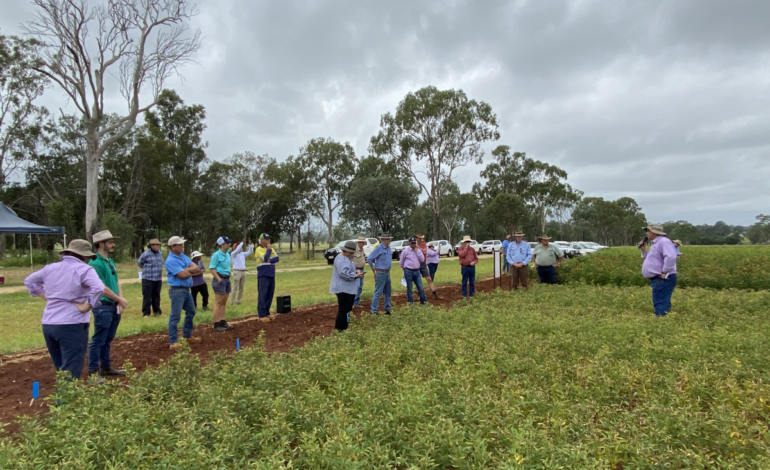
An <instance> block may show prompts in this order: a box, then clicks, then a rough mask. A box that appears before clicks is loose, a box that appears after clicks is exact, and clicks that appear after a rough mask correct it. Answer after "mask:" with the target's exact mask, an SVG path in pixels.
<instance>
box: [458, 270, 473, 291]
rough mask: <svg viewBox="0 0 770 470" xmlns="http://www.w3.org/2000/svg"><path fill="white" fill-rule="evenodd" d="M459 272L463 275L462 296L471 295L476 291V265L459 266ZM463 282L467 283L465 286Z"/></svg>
mask: <svg viewBox="0 0 770 470" xmlns="http://www.w3.org/2000/svg"><path fill="white" fill-rule="evenodd" d="M460 273H462V275H463V281H462V282H463V283H462V286H463V289H462V290H463V297H473V294H474V293H475V292H476V286H475V284H476V266H461V267H460ZM465 284H468V287H467V288H466V286H465Z"/></svg>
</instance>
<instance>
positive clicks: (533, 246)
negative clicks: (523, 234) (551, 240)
mask: <svg viewBox="0 0 770 470" xmlns="http://www.w3.org/2000/svg"><path fill="white" fill-rule="evenodd" d="M527 243H529V247H530V248H532V249H533V250H534V249H535V247H536V246H537V245H539V244H540V243H538V242H527Z"/></svg>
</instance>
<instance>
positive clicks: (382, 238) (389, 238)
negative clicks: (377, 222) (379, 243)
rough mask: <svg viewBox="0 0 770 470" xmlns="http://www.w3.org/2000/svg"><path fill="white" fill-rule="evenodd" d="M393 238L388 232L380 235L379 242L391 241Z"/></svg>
mask: <svg viewBox="0 0 770 470" xmlns="http://www.w3.org/2000/svg"><path fill="white" fill-rule="evenodd" d="M392 239H393V237H391V236H390V233H389V232H385V233H383V234H382V235H380V240H392Z"/></svg>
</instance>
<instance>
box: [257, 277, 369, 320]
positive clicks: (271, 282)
mask: <svg viewBox="0 0 770 470" xmlns="http://www.w3.org/2000/svg"><path fill="white" fill-rule="evenodd" d="M257 290H259V298H258V300H257V314H258V315H259V318H264V317H266V316H268V315H270V304H272V303H273V295H274V294H275V278H274V277H268V276H259V277H258V278H257ZM353 297H355V296H353Z"/></svg>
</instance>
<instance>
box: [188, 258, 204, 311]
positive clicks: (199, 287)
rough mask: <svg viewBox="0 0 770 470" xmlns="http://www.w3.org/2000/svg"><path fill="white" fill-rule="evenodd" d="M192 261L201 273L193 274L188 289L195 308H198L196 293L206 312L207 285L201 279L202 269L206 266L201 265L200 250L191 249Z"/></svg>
mask: <svg viewBox="0 0 770 470" xmlns="http://www.w3.org/2000/svg"><path fill="white" fill-rule="evenodd" d="M190 256H191V257H192V262H193V263H195V264H197V265H198V267H199V268H200V269H201V273H200V274H199V275H197V276H193V277H192V280H193V285H192V289H190V293H191V294H192V298H193V303H194V304H195V308H196V310H197V309H198V294H200V295H201V301H202V302H203V308H202V309H201V310H203V311H204V312H208V310H209V286H208V284H206V281H205V280H204V279H203V271H205V270H206V267H205V266H203V261H201V257H203V253H201V252H200V251H193V252H192V255H190Z"/></svg>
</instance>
